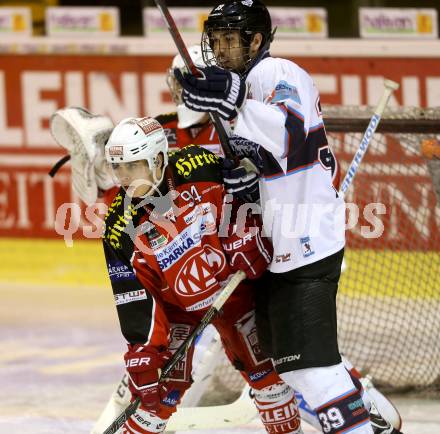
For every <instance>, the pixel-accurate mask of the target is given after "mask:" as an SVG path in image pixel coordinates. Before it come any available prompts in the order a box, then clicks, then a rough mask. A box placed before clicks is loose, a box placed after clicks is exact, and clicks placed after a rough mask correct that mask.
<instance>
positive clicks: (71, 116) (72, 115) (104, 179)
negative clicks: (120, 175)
mask: <svg viewBox="0 0 440 434" xmlns="http://www.w3.org/2000/svg"><path fill="white" fill-rule="evenodd" d="M113 128H114V125H113V122H112V121H111V119H110V118H109V117H107V116H100V115H93V114H91V113H89V112H88V111H87V110H85V109H83V108H80V107H67V108H63V109H60V110H57V111H56V112H55V113H54V114H53V115H52V117H51V119H50V131H51V133H52V136H53V138H54V139H55V141H56V142H57V143H58V144H59V145H60V146H61V147H63V148H64V149H66V150H67V152H68V154H69V155H66V156H65V157H63V158H62V159H61V160H60V161H58V162H57V163H56V164H55V165H54V166H53V168H52V169H51V171H50V172H49V175H50V176H54V175H55V174H56V173H57V172H58V170H59V169H60V168H61V167H62V166H63V165H64V164H65V163H66V162H67V161H69V160H70V162H71V166H72V184H73V189H74V191H75V192H76V194H78V196H79V197H80V198H81V199H82V200H83V201H84V202H85V203H86V204H88V205H91V204H93V203H94V202H95V201H96V199H97V196H98V187H99V188H101V189H102V190H106V189H108V188H110V187H112V186H113V185H114V181H113V178H112V177H111V175H110V173H109V172H108V170H107V164H106V161H105V156H104V146H105V143H106V141H107V140H108V138H109V136H110V134H111V132H112V131H113Z"/></svg>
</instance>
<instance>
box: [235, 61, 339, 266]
mask: <svg viewBox="0 0 440 434" xmlns="http://www.w3.org/2000/svg"><path fill="white" fill-rule="evenodd" d="M246 81H247V83H248V85H249V94H248V100H247V101H246V103H245V105H244V106H243V108H242V109H241V111H240V112H239V115H238V117H237V118H236V120H235V125H234V135H236V136H240V137H242V138H244V139H247V140H249V141H251V142H254V143H255V144H257V145H256V146H257V148H258V149H257V156H258V159H259V160H260V161H259V163H260V164H259V165H260V169H261V171H262V176H261V178H260V196H261V205H262V210H263V219H264V229H265V232H266V234H267V235H268V236H269V237H270V238H271V239H272V243H273V246H274V256H273V260H272V263H271V264H270V266H269V269H270V271H272V272H275V273H281V272H286V271H289V270H293V269H295V268H298V267H301V266H304V265H307V264H310V263H312V262H316V261H318V260H320V259H323V258H325V257H327V256H329V255H331V254H333V253H336V252H337V251H339V250H341V249H342V248H343V247H344V244H345V205H344V201H343V198H342V197H341V195H339V194H338V192H337V189H336V187H335V185H334V180H335V177H336V174H337V171H338V168H337V162H336V159H335V157H334V155H333V153H332V151H331V149H330V148H329V146H328V143H327V137H326V133H325V129H324V124H323V120H322V115H321V109H320V102H319V93H318V90H317V89H316V87H315V86H314V84H313V81H312V79H311V77H310V76H309V75H308V74H307V73H306V72H305V71H304V70H303V69H301V68H300V67H299V66H298V65H296V64H295V63H293V62H291V61H289V60H286V59H280V58H272V57H267V58H265V59H263V60H262V61H261V62H260V63H258V64H257V65H256V66H255V67H254V68H253V69H252V70H251V71H250V73H249V75H248V77H247V80H246ZM247 146H249V144H247Z"/></svg>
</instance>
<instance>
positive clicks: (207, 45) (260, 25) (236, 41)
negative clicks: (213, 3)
mask: <svg viewBox="0 0 440 434" xmlns="http://www.w3.org/2000/svg"><path fill="white" fill-rule="evenodd" d="M257 33H259V34H260V35H261V42H260V44H259V46H254V45H253V41H254V36H255V35H256V34H257ZM272 39H273V34H272V20H271V18H270V14H269V11H268V10H267V8H266V6H265V5H264V4H263V3H262V2H261V1H260V0H242V1H236V0H232V1H227V2H226V3H224V4H220V5H218V6H217V7H215V8H214V9H213V10H212V11H211V13H210V14H209V16H208V19H207V20H206V21H205V23H204V27H203V35H202V55H203V60H204V62H205V64H206V65H208V66H212V65H218V66H221V67H222V68H226V69H228V70H231V71H234V72H236V73H238V74H240V75H242V76H245V75H246V74H247V72H248V71H249V70H250V69H251V68H252V66H253V65H254V59H256V58H257V57H260V56H262V55H263V54H264V53H262V51H263V47H265V50H264V51H266V50H267V49H268V45H266V43H267V44H270V42H272ZM254 44H255V42H254Z"/></svg>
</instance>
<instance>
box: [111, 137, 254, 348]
mask: <svg viewBox="0 0 440 434" xmlns="http://www.w3.org/2000/svg"><path fill="white" fill-rule="evenodd" d="M160 190H161V192H160V193H161V194H160V195H157V196H156V197H154V198H149V199H145V200H144V202H149V204H145V203H144V202H140V203H139V201H138V202H135V201H133V202H132V201H130V200H129V198H126V197H125V194H124V191H123V190H120V191H119V193H118V194H117V195H116V197H115V199H114V201H113V203H112V204H111V206H110V207H109V212H108V214H107V216H106V221H105V223H106V230H105V235H104V240H105V243H104V249H105V253H106V259H107V266H108V272H109V277H110V280H111V283H112V287H113V292H114V297H115V301H116V307H117V311H118V315H119V320H120V324H121V329H122V332H123V334H124V336H125V338H126V339H127V341H128V342H129V343H131V344H134V343H142V344H151V345H155V346H166V345H167V335H168V330H169V326H168V320H167V314H166V311H168V310H170V309H171V310H173V311H176V310H178V311H179V312H181V315H182V318H185V317H188V316H190V317H191V318H192V319H193V320H194V318H196V319H199V318H201V316H202V315H203V313H204V312H205V311H206V309H207V308H209V307H210V305H211V304H212V302H213V301H214V300H215V298H216V296H217V294H218V292H219V291H220V290H221V289H222V287H223V286H224V285H225V283H226V282H227V281H228V279H229V277H230V276H231V273H232V271H231V269H230V267H229V265H228V260H227V257H226V254H225V252H224V251H223V248H222V245H221V240H220V238H219V234H218V228H219V224H220V221H221V217H222V210H223V206H222V205H223V200H224V188H223V185H222V178H221V162H220V159H219V157H218V156H216V155H215V154H213V153H211V152H209V151H207V150H205V149H203V148H200V147H198V146H188V147H186V148H183V149H182V150H179V151H177V152H175V153H171V154H170V158H169V164H168V167H167V170H166V174H165V178H164V180H163V182H162V185H161V186H160ZM225 209H228V205H227V206H226V207H225ZM229 209H230V206H229ZM133 240H136V246H134V245H133ZM248 289H249V287H248V286H247V284H245V283H243V284H242V285H241V288H239V289H237V290H236V292H235V293H234V294H235V295H233V296H232V298H231V299H230V301H229V302H233V301H234V299H235V300H236V299H237V297H240V296H242V291H247V290H248ZM240 293H241V294H240Z"/></svg>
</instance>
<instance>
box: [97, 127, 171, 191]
mask: <svg viewBox="0 0 440 434" xmlns="http://www.w3.org/2000/svg"><path fill="white" fill-rule="evenodd" d="M167 152H168V141H167V138H166V136H165V132H164V130H163V128H162V126H161V125H160V123H159V122H158V121H157V120H156V119H153V118H128V119H124V120H123V121H121V122H120V123H119V124H118V125H117V126H116V127H115V129H114V130H113V132H112V134H111V135H110V138H109V140H108V142H107V144H106V145H105V157H106V160H107V162H108V163H109V164H110V165H111V167H112V170H113V174H114V176H115V177H116V178H117V180H118V182H119V183H120V184H121V185H122V187H123V188H124V189H125V190H126V191H127V193H128V194H129V195H130V196H132V197H146V196H149V195H151V194H152V193H153V192H154V191H155V189H156V188H157V187H158V186H159V185H160V183H161V182H162V180H163V177H164V173H165V168H166V166H167V165H168V153H167Z"/></svg>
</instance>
